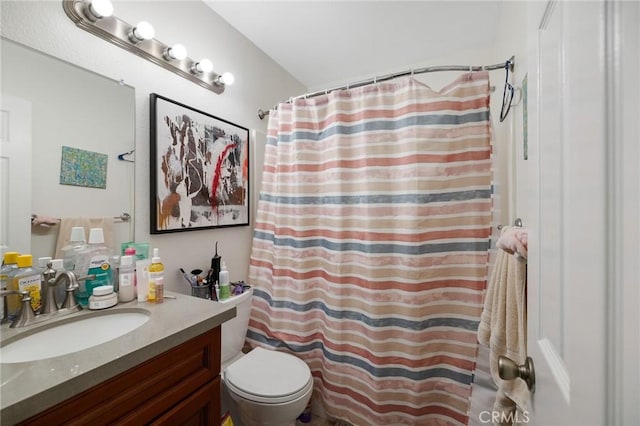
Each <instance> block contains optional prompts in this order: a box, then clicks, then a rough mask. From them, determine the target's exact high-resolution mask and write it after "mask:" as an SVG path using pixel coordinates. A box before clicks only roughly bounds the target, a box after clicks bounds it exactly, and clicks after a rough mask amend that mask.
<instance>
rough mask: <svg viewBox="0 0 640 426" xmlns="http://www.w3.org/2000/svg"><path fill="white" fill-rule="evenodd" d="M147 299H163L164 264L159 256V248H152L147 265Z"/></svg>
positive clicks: (150, 300) (160, 300) (158, 301)
mask: <svg viewBox="0 0 640 426" xmlns="http://www.w3.org/2000/svg"><path fill="white" fill-rule="evenodd" d="M147 301H148V302H150V303H162V302H163V301H164V265H163V264H162V259H161V258H160V249H159V248H154V249H153V257H152V258H151V266H149V294H148V297H147Z"/></svg>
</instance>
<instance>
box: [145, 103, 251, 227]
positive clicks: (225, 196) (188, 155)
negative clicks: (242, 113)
mask: <svg viewBox="0 0 640 426" xmlns="http://www.w3.org/2000/svg"><path fill="white" fill-rule="evenodd" d="M150 152H151V197H150V198H151V205H150V211H151V233H152V234H159V233H165V232H178V231H194V230H198V229H206V228H218V227H226V226H242V225H249V129H247V128H245V127H242V126H238V125H236V124H233V123H231V122H229V121H226V120H223V119H221V118H218V117H214V116H212V115H209V114H207V113H205V112H202V111H198V110H196V109H193V108H191V107H188V106H186V105H183V104H180V103H178V102H176V101H173V100H170V99H167V98H164V97H162V96H160V95H157V94H155V93H152V94H151V149H150Z"/></svg>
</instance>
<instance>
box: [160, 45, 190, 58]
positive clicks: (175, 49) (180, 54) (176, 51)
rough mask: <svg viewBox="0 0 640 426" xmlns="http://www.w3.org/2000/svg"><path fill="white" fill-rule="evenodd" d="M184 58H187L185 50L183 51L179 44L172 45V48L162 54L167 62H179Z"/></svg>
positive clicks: (183, 48)
mask: <svg viewBox="0 0 640 426" xmlns="http://www.w3.org/2000/svg"><path fill="white" fill-rule="evenodd" d="M186 57H187V49H185V47H184V46H183V45H181V44H174V45H173V46H171V47H169V48H168V49H166V50H165V52H164V58H165V59H166V60H167V61H170V60H172V59H177V60H178V61H181V60H183V59H184V58H186Z"/></svg>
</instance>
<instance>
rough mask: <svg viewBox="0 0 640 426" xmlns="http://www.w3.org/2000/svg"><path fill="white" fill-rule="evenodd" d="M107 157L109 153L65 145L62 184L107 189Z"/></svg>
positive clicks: (61, 175)
mask: <svg viewBox="0 0 640 426" xmlns="http://www.w3.org/2000/svg"><path fill="white" fill-rule="evenodd" d="M107 158H108V156H107V154H100V153H99V152H92V151H85V150H83V149H77V148H71V147H68V146H63V147H62V160H61V162H60V184H62V185H74V186H87V187H90V188H102V189H105V188H106V187H107Z"/></svg>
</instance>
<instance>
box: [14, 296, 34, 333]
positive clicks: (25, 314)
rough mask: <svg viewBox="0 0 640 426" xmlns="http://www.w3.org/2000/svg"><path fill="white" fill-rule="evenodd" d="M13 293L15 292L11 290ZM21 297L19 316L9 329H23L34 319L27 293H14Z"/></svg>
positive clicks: (29, 297)
mask: <svg viewBox="0 0 640 426" xmlns="http://www.w3.org/2000/svg"><path fill="white" fill-rule="evenodd" d="M11 291H15V290H11ZM16 292H17V293H19V294H21V295H22V309H20V316H19V317H18V318H16V319H15V320H13V322H12V323H11V325H10V326H9V327H10V328H16V327H23V326H25V325H28V324H31V323H32V322H33V321H34V320H35V319H36V314H35V313H33V309H32V308H31V296H30V295H29V292H28V291H16Z"/></svg>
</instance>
